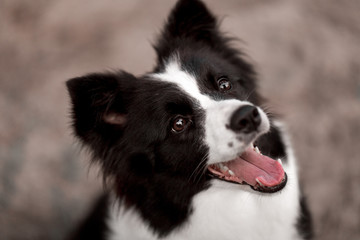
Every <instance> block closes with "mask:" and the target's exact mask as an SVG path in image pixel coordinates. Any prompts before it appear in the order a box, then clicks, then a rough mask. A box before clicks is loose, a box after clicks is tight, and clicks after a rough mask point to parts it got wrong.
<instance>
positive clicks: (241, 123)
mask: <svg viewBox="0 0 360 240" xmlns="http://www.w3.org/2000/svg"><path fill="white" fill-rule="evenodd" d="M260 123H261V116H260V114H259V111H258V110H257V108H256V107H254V106H251V105H246V106H242V107H240V108H238V109H237V110H236V111H235V112H234V113H233V115H232V116H231V119H230V128H231V129H232V130H234V131H236V132H243V133H250V132H252V131H255V130H257V128H258V127H259V125H260Z"/></svg>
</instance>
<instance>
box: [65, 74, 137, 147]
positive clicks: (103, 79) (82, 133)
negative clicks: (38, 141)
mask: <svg viewBox="0 0 360 240" xmlns="http://www.w3.org/2000/svg"><path fill="white" fill-rule="evenodd" d="M136 82H137V81H136V78H135V77H134V76H133V75H131V74H129V73H126V72H119V73H104V74H102V73H95V74H90V75H86V76H83V77H77V78H73V79H70V80H68V81H67V82H66V86H67V88H68V91H69V94H70V98H71V102H72V118H73V127H74V132H75V134H76V135H77V137H79V138H80V139H81V140H82V141H83V142H84V143H85V144H90V145H91V144H96V143H95V142H97V140H98V139H99V137H100V138H102V139H103V140H109V139H104V138H106V137H111V136H112V135H113V134H111V132H112V133H113V132H114V130H120V131H121V129H122V128H123V127H124V126H125V125H126V121H127V113H128V106H129V103H130V102H131V101H132V93H133V92H134V88H135V85H136Z"/></svg>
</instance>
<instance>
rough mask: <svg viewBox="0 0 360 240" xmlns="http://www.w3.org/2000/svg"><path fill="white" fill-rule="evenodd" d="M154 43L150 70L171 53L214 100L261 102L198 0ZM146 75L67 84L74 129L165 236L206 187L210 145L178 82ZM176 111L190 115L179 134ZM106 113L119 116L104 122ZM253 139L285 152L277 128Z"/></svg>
mask: <svg viewBox="0 0 360 240" xmlns="http://www.w3.org/2000/svg"><path fill="white" fill-rule="evenodd" d="M154 47H155V50H156V52H157V56H158V60H157V65H156V66H155V67H154V70H153V72H155V73H156V72H161V71H162V70H164V66H165V64H166V62H167V61H168V60H169V58H170V57H172V56H173V54H174V52H176V53H177V55H178V57H179V59H180V62H181V67H182V68H184V69H186V70H187V71H188V72H191V73H192V74H194V75H195V76H196V79H197V80H198V85H199V86H200V90H201V91H202V93H204V94H207V95H209V96H211V97H212V98H213V99H215V100H222V99H230V98H236V99H240V100H248V101H250V102H252V103H254V104H257V105H259V104H261V103H262V99H261V97H260V95H259V94H258V93H257V92H256V89H255V88H256V76H255V73H254V70H253V68H252V66H251V65H250V64H249V63H248V62H246V61H245V60H244V59H243V56H242V54H241V52H239V51H237V50H235V49H233V48H232V47H231V45H230V39H229V38H227V37H224V35H223V34H221V33H220V31H219V30H218V26H217V21H216V18H215V17H214V16H213V15H212V14H211V13H210V12H209V10H208V9H207V8H206V6H205V5H204V4H203V3H202V2H200V1H198V0H180V1H179V2H178V3H177V4H176V6H175V8H174V9H173V11H172V12H171V14H170V16H169V18H168V21H167V23H166V25H165V28H164V30H163V31H162V34H161V36H160V37H159V39H158V41H157V43H156V44H155V46H154ZM221 76H226V77H227V78H228V79H229V80H230V81H231V82H232V84H233V88H232V90H231V91H230V92H228V93H227V94H219V92H218V89H217V85H216V79H218V78H219V77H221ZM149 78H151V76H150V75H145V76H142V77H135V76H133V75H131V74H129V73H126V72H123V71H121V72H116V73H96V74H90V75H87V76H84V77H79V78H74V79H71V80H69V81H68V82H67V87H68V90H69V93H70V97H71V100H72V103H73V109H72V110H73V115H72V116H73V127H74V129H75V134H76V136H77V137H78V138H79V139H80V140H81V142H82V143H83V144H84V145H85V146H87V147H89V148H90V149H91V152H92V153H93V157H94V161H96V162H98V163H100V165H101V166H102V170H103V172H104V176H105V178H109V179H111V183H113V186H112V188H113V189H114V190H115V191H114V192H115V193H116V194H117V197H118V199H119V200H120V201H123V202H124V203H125V204H126V205H127V206H128V207H133V208H135V209H136V210H138V211H139V213H140V214H141V216H142V218H143V219H144V220H145V221H146V222H147V223H148V224H149V225H150V227H151V228H152V229H153V230H154V232H155V233H157V234H158V235H159V236H166V235H167V234H169V233H170V232H171V231H172V230H173V229H175V228H177V227H179V226H181V224H183V223H184V222H185V221H186V219H187V218H188V216H189V214H191V211H192V209H191V200H192V198H193V196H194V195H195V194H196V193H198V192H200V191H202V190H204V189H206V188H207V187H208V183H209V179H208V177H206V175H205V174H203V173H204V172H205V167H206V162H202V160H203V159H204V158H205V157H206V154H207V152H208V149H207V147H206V146H205V145H204V144H203V143H202V142H201V141H199V139H201V138H202V136H203V135H204V131H203V128H202V127H201V126H202V124H203V122H204V113H203V112H202V110H201V109H200V107H199V105H198V103H197V101H196V100H195V99H191V98H189V96H184V95H182V94H181V91H179V89H178V88H177V87H176V85H173V84H171V83H164V82H159V81H156V80H155V79H149ZM249 93H251V94H249ZM178 115H182V116H191V119H192V124H191V125H190V126H189V128H188V129H187V131H186V132H184V133H182V134H177V133H174V132H172V131H171V124H172V121H173V120H174V118H176V117H177V116H178ZM109 116H110V117H111V116H116V117H117V118H118V119H120V120H121V121H119V122H117V121H115V123H114V122H111V121H110V122H109V121H108V120H107V119H109ZM257 144H258V145H259V146H260V147H261V149H263V151H265V152H266V153H269V155H270V156H272V157H284V156H285V152H284V145H283V143H282V141H281V139H280V135H279V132H278V130H277V129H276V128H275V127H272V129H271V132H270V133H268V134H266V135H264V136H262V137H261V138H260V139H259V140H258V143H257ZM198 166H199V168H198V170H197V172H196V173H195V174H194V169H197V167H198ZM179 193H181V194H179Z"/></svg>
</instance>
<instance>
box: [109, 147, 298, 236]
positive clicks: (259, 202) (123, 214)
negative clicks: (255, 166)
mask: <svg viewBox="0 0 360 240" xmlns="http://www.w3.org/2000/svg"><path fill="white" fill-rule="evenodd" d="M284 169H285V171H286V173H287V175H288V183H287V186H286V187H285V188H284V189H283V190H282V191H281V192H278V193H274V194H268V195H266V194H258V193H256V192H254V191H253V190H252V189H250V188H249V187H248V186H241V185H236V184H229V183H225V182H221V181H218V180H214V181H212V182H211V186H210V187H209V188H208V189H206V190H204V191H201V192H200V193H198V194H196V195H195V196H194V198H193V200H192V210H193V211H192V212H191V214H190V215H189V218H188V219H187V221H185V222H184V223H183V224H181V225H180V226H179V227H177V228H176V229H174V230H173V231H172V232H171V233H170V234H169V235H167V236H165V237H164V238H163V239H174V240H176V239H204V238H208V239H241V236H246V238H247V239H255V240H256V239H259V240H260V239H301V238H300V236H299V233H298V231H297V229H296V223H297V221H298V218H299V217H300V216H298V215H299V212H300V211H299V210H300V209H299V208H300V206H299V199H300V193H299V186H298V179H297V171H296V166H295V161H294V157H293V154H292V153H291V151H290V152H289V151H287V161H286V164H284ZM179 194H180V193H179ZM111 206H112V207H111V208H110V213H109V215H110V218H109V221H108V224H109V229H110V236H111V237H110V239H129V238H131V239H158V234H156V233H155V232H154V231H153V230H152V229H151V228H150V227H149V224H148V223H147V222H146V221H144V220H143V218H142V217H141V216H140V214H139V212H138V211H137V210H135V209H134V208H130V209H125V208H124V206H122V205H120V206H119V205H117V204H113V205H111ZM227 223H228V224H227ZM234 223H236V224H234ZM206 236H211V238H209V237H206Z"/></svg>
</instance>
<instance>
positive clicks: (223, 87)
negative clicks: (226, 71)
mask: <svg viewBox="0 0 360 240" xmlns="http://www.w3.org/2000/svg"><path fill="white" fill-rule="evenodd" d="M218 85H219V90H220V91H221V92H226V91H229V90H230V89H231V82H230V81H229V79H227V78H226V77H221V78H219V80H218Z"/></svg>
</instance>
